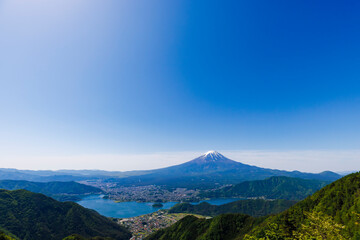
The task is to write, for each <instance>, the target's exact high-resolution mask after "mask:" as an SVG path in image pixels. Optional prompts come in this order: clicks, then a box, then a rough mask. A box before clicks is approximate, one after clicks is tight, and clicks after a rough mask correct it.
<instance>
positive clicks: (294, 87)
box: [0, 0, 360, 168]
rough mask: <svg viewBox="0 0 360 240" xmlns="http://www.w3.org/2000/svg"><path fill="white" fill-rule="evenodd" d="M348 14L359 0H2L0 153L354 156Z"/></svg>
mask: <svg viewBox="0 0 360 240" xmlns="http://www.w3.org/2000/svg"><path fill="white" fill-rule="evenodd" d="M359 11H360V2H359V1H304V0H301V1H300V0H299V1H295V0H294V1H285V0H284V1H239V0H236V1H235V0H234V1H212V0H206V1H205V0H204V1H200V0H199V1H191V0H181V1H180V0H171V1H169V0H146V1H140V0H139V1H134V0H128V1H124V0H122V1H120V0H105V1H104V0H52V1H47V0H27V1H21V0H0V152H2V157H1V158H2V159H3V160H6V159H8V157H11V156H22V159H26V156H33V157H34V156H50V155H51V156H62V155H83V154H89V155H91V154H94V155H96V154H143V153H155V152H175V151H176V152H182V151H208V150H211V149H216V150H249V149H250V150H251V149H256V150H281V151H288V150H289V151H290V150H319V149H321V150H324V149H325V150H357V149H359V146H360V127H359V123H360V14H359ZM24 161H25V160H24ZM339 164H341V162H339ZM10 165H11V162H9V163H8V164H7V165H6V166H10ZM16 166H18V165H16ZM0 167H1V166H0ZM84 168H86V167H84ZM99 168H101V167H99ZM349 168H351V167H349Z"/></svg>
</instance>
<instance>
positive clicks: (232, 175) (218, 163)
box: [109, 151, 340, 188]
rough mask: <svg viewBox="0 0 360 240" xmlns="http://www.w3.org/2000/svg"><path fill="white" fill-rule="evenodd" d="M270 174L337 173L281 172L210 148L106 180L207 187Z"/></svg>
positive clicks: (323, 176)
mask: <svg viewBox="0 0 360 240" xmlns="http://www.w3.org/2000/svg"><path fill="white" fill-rule="evenodd" d="M272 176H287V177H297V178H303V179H318V180H325V181H334V180H336V179H338V178H340V175H338V174H336V173H333V172H322V173H319V174H314V173H302V172H299V171H293V172H288V171H282V170H274V169H266V168H260V167H256V166H250V165H246V164H243V163H240V162H236V161H233V160H230V159H228V158H226V157H225V156H223V155H221V154H220V153H218V152H215V151H210V152H207V153H206V154H204V155H202V156H200V157H198V158H196V159H194V160H191V161H189V162H186V163H183V164H180V165H176V166H171V167H167V168H162V169H156V170H152V171H151V173H149V174H144V175H140V176H132V177H127V178H121V179H119V178H114V179H110V180H109V181H112V182H117V183H119V185H152V184H156V185H165V186H170V187H187V188H209V187H216V186H218V185H223V184H236V183H240V182H243V181H249V180H262V179H265V178H269V177H272Z"/></svg>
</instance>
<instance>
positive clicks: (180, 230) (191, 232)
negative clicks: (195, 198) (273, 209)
mask: <svg viewBox="0 0 360 240" xmlns="http://www.w3.org/2000/svg"><path fill="white" fill-rule="evenodd" d="M261 221H262V219H255V218H253V217H250V216H248V215H244V214H223V215H220V216H217V217H214V218H212V219H199V218H197V217H194V216H187V217H185V218H183V219H181V220H180V221H178V222H177V223H175V224H173V225H172V226H170V227H168V228H165V229H161V230H159V231H157V232H155V233H154V234H152V235H150V236H148V237H147V238H145V239H146V240H169V239H177V240H220V239H221V240H231V239H234V238H235V237H237V236H243V235H245V234H246V233H247V232H248V231H249V230H250V229H251V228H252V227H253V226H255V225H257V224H259V223H260V222H261Z"/></svg>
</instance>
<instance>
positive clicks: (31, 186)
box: [0, 180, 102, 200]
mask: <svg viewBox="0 0 360 240" xmlns="http://www.w3.org/2000/svg"><path fill="white" fill-rule="evenodd" d="M0 189H6V190H17V189H25V190H28V191H31V192H36V193H42V194H45V195H47V196H50V197H53V198H55V199H57V200H70V199H72V200H74V197H75V199H76V200H77V198H78V196H81V195H85V194H100V193H102V190H101V189H99V188H96V187H92V186H88V185H85V184H80V183H77V182H29V181H23V180H0Z"/></svg>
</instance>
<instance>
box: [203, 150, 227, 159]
mask: <svg viewBox="0 0 360 240" xmlns="http://www.w3.org/2000/svg"><path fill="white" fill-rule="evenodd" d="M200 158H203V159H207V160H212V161H216V160H219V159H224V158H225V157H224V155H222V154H220V153H218V152H217V151H214V150H212V151H208V152H206V153H205V154H203V155H202V156H200Z"/></svg>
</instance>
